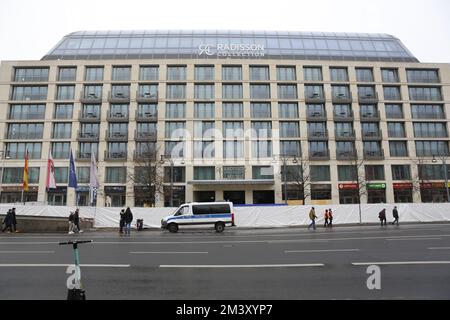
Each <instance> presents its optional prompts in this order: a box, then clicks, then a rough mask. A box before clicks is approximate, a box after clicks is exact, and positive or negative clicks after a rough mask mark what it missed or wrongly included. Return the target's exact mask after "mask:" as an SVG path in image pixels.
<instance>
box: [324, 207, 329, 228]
mask: <svg viewBox="0 0 450 320" xmlns="http://www.w3.org/2000/svg"><path fill="white" fill-rule="evenodd" d="M323 217H324V219H325V224H324V225H323V227H324V228H326V227H328V209H326V210H325V214H324V215H323Z"/></svg>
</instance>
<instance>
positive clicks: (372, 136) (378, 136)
mask: <svg viewBox="0 0 450 320" xmlns="http://www.w3.org/2000/svg"><path fill="white" fill-rule="evenodd" d="M361 136H362V139H363V140H364V141H380V140H383V134H382V133H381V130H374V131H365V132H364V131H362V133H361Z"/></svg>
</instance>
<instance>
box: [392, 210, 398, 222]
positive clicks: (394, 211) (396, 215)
mask: <svg viewBox="0 0 450 320" xmlns="http://www.w3.org/2000/svg"><path fill="white" fill-rule="evenodd" d="M392 215H393V216H394V219H395V220H394V222H392V224H397V226H398V218H399V217H398V210H397V206H395V207H394V210H392Z"/></svg>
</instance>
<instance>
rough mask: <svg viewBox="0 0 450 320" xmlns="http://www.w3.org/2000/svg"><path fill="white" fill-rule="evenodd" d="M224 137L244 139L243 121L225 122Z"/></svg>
mask: <svg viewBox="0 0 450 320" xmlns="http://www.w3.org/2000/svg"><path fill="white" fill-rule="evenodd" d="M222 124H223V137H224V138H243V137H244V122H242V121H224V122H222Z"/></svg>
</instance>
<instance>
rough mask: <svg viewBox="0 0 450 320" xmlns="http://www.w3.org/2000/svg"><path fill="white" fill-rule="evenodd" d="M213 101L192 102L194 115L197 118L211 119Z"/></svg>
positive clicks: (213, 113) (213, 114)
mask: <svg viewBox="0 0 450 320" xmlns="http://www.w3.org/2000/svg"><path fill="white" fill-rule="evenodd" d="M215 116H216V115H215V109H214V103H199V102H196V103H195V104H194V117H195V118H197V119H211V118H213V119H214V118H215Z"/></svg>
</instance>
